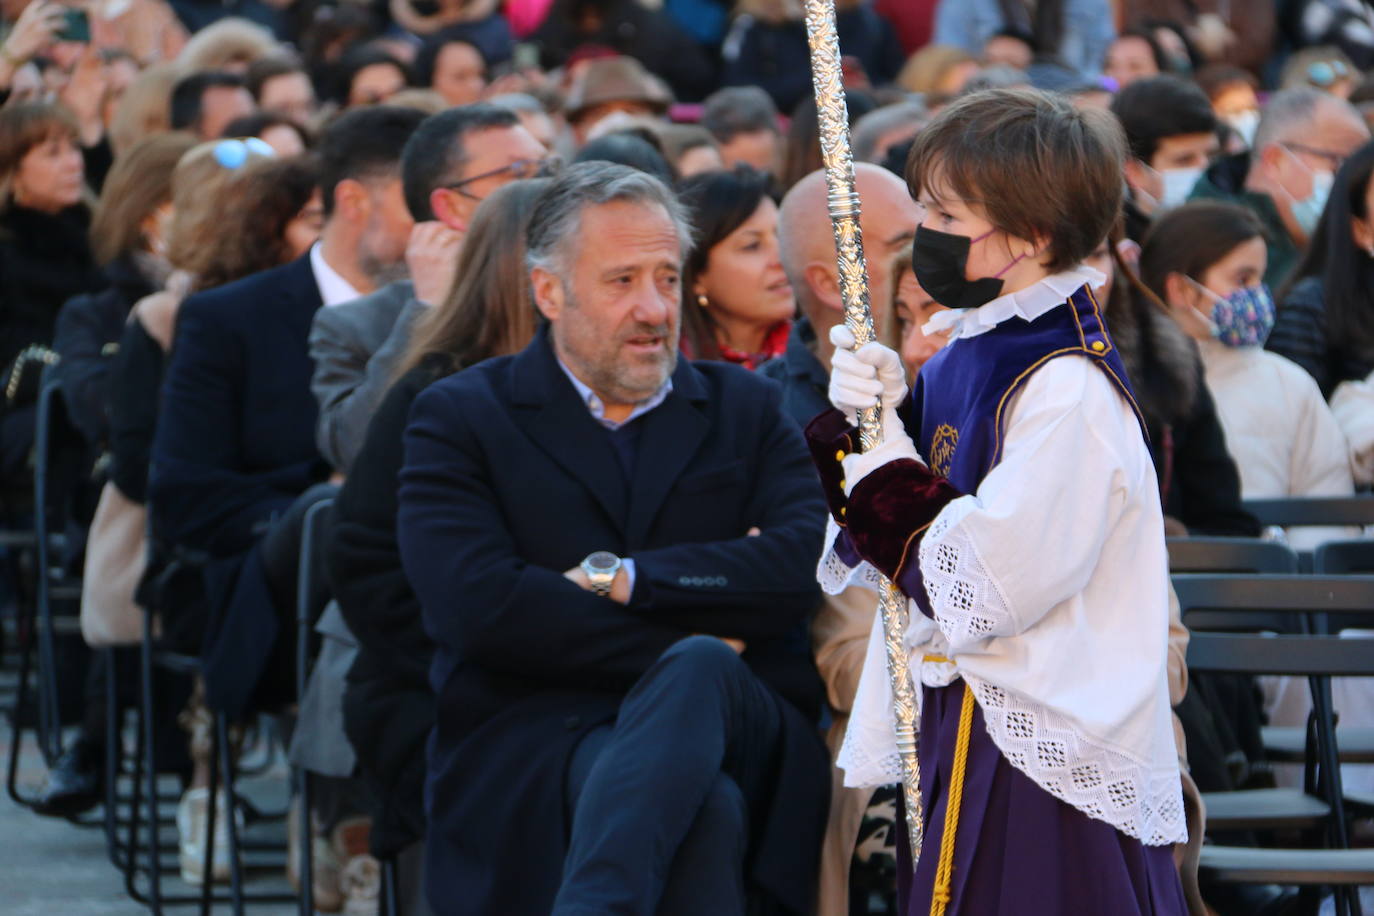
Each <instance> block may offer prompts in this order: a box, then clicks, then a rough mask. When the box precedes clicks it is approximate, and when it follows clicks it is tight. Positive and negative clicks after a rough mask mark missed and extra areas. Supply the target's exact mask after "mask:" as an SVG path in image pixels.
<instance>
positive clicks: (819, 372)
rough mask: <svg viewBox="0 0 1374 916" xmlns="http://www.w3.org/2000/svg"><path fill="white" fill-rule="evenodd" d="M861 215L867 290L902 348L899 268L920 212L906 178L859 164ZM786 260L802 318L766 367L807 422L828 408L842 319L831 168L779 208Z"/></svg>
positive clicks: (886, 336) (882, 325) (886, 330)
mask: <svg viewBox="0 0 1374 916" xmlns="http://www.w3.org/2000/svg"><path fill="white" fill-rule="evenodd" d="M854 174H855V178H856V180H857V187H858V192H859V201H860V204H861V206H862V213H861V215H860V218H859V226H860V228H861V229H862V230H863V236H864V253H865V255H866V257H867V260H868V293H869V299H870V301H871V302H872V304H873V319H874V321H875V323H876V324H877V330H878V337H879V339H881V340H882V341H883V342H884V343H887V344H888V345H889V346H892V347H893V348H894V349H895V348H896V347H897V343H896V338H895V327H894V325H895V322H894V321H893V320H892V300H893V292H894V290H893V281H892V278H893V274H894V272H895V268H896V265H897V263H898V261H897V259H898V258H903V259H907V260H909V259H910V258H911V241H912V239H913V238H914V237H915V235H916V224H917V223H918V222H920V216H919V214H918V210H917V207H916V202H915V201H914V200H912V199H911V195H910V194H908V193H907V189H906V184H905V183H904V182H903V181H902V179H900V178H898V177H897V176H896V175H894V174H892V173H891V172H889V171H888V170H887V169H884V168H881V167H879V166H876V165H871V164H869V163H866V162H861V163H857V164H856V165H855V166H854ZM778 242H779V245H780V247H781V249H782V251H781V254H782V266H783V270H784V271H786V273H787V279H788V282H790V283H791V284H792V290H793V292H795V293H796V296H797V305H798V306H799V307H800V309H801V313H802V318H801V320H800V321H798V322H797V323H796V324H795V325H793V327H792V338H791V340H789V341H788V343H787V352H786V353H785V354H784V355H783V357H782V358H781V359H777V360H774V361H773V362H771V363H769V364H767V365H765V366H764V367H763V369H762V371H763V373H764V374H765V375H767V376H768V377H769V378H771V379H773V380H774V381H776V382H778V383H779V384H781V385H782V387H783V406H784V407H785V408H786V409H787V410H788V411H789V412H790V413H791V414H792V416H793V417H794V418H795V419H796V420H797V422H798V423H800V424H802V425H803V426H805V425H806V424H807V423H808V422H809V421H810V420H811V418H812V417H814V416H816V415H817V414H819V413H821V412H822V411H825V410H827V409H829V407H830V400H829V397H828V396H827V394H826V391H827V389H828V388H829V385H830V356H831V354H832V353H833V352H834V347H833V346H831V343H830V329H831V328H832V327H834V326H835V325H837V324H839V323H840V322H841V321H843V320H844V304H843V302H842V301H841V299H840V278H839V268H838V266H837V264H836V258H835V236H834V233H833V232H832V230H831V228H830V215H829V212H828V211H827V209H826V202H825V172H824V171H816V172H812V173H811V174H810V175H807V176H806V177H805V178H803V179H802V180H801V181H799V182H797V183H796V184H795V185H793V186H792V190H790V191H788V192H787V196H786V197H784V198H783V201H782V208H781V210H780V211H779V213H778Z"/></svg>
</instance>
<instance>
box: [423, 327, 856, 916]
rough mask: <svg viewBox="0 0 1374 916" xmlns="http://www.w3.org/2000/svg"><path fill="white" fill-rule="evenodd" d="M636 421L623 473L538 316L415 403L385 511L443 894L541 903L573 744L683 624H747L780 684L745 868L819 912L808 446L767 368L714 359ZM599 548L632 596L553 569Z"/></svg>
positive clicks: (509, 915) (470, 905) (492, 905)
mask: <svg viewBox="0 0 1374 916" xmlns="http://www.w3.org/2000/svg"><path fill="white" fill-rule="evenodd" d="M635 423H637V424H641V426H640V428H639V430H638V452H637V457H636V459H635V464H634V467H635V471H634V475H633V479H632V480H631V481H627V480H626V478H625V474H624V472H623V471H622V470H621V465H620V461H619V460H618V458H617V456H616V452H615V447H614V445H613V444H612V442H611V437H610V435H609V434H608V432H607V430H606V429H604V428H603V427H602V426H601V425H600V424H599V423H598V422H597V421H596V420H595V419H593V418H592V416H591V414H590V412H589V411H588V410H587V407H586V405H585V404H584V403H582V401H581V399H580V398H579V397H578V394H577V392H576V390H575V389H574V388H573V386H572V384H571V383H570V382H569V380H568V378H567V377H566V376H565V375H564V373H563V372H562V371H561V370H560V368H559V366H558V364H557V361H556V360H555V359H554V356H553V350H552V347H551V345H550V343H549V340H548V335H547V333H545V332H541V333H540V334H538V335H537V336H536V337H535V340H534V341H533V342H532V343H531V344H530V346H529V347H528V348H526V349H525V350H524V351H522V352H521V353H519V354H517V355H515V356H511V357H502V358H498V359H493V360H488V361H487V362H485V363H481V364H479V365H477V366H474V367H472V368H470V369H466V370H464V371H462V372H459V373H457V374H456V375H453V376H450V377H449V378H447V379H444V380H442V381H440V382H437V383H435V384H434V385H431V386H430V387H429V388H428V389H426V390H425V391H424V392H423V393H422V394H421V395H420V396H419V397H418V398H417V399H416V401H415V405H414V407H413V408H412V409H411V413H410V423H409V425H408V426H407V428H406V434H405V465H404V468H403V470H402V472H401V491H400V511H399V514H398V516H397V528H398V535H399V542H400V548H401V558H402V560H403V562H404V564H405V570H406V573H407V576H408V578H409V580H410V582H411V584H412V585H413V586H414V588H415V592H416V594H417V595H418V596H419V599H420V605H421V608H422V612H423V620H424V624H425V629H426V630H427V632H428V633H429V635H430V637H431V638H432V639H433V640H434V642H435V643H436V645H437V652H436V654H435V659H434V664H433V666H432V668H431V671H430V681H431V683H432V684H433V686H434V689H435V693H436V695H437V697H438V705H437V709H436V716H435V730H434V733H433V735H432V736H431V738H430V744H429V779H428V785H427V787H426V798H427V803H428V804H427V807H428V810H429V813H430V822H429V834H428V837H427V844H426V845H427V850H426V860H427V864H426V875H427V882H428V887H427V890H428V898H429V901H430V903H431V905H432V906H434V907H435V908H436V911H437V912H440V913H443V914H458V913H462V914H493V916H495V914H500V916H524V914H530V916H534V914H545V913H548V911H549V908H550V906H551V904H552V901H553V897H554V894H555V892H556V891H557V888H558V884H559V880H560V874H561V871H562V863H563V858H564V855H565V852H566V844H567V838H568V831H569V824H568V822H567V817H566V812H567V810H568V806H567V804H566V799H564V797H563V788H564V771H565V768H566V765H567V762H568V759H569V755H570V754H571V752H572V750H573V748H574V747H575V746H576V745H577V742H578V741H579V740H580V739H581V737H582V736H583V735H585V734H586V733H587V732H588V731H589V730H591V729H592V728H594V727H595V726H597V725H599V724H602V723H607V722H610V721H611V720H613V719H614V717H615V715H616V712H617V710H618V708H619V707H620V703H621V701H622V699H623V698H624V696H625V694H626V692H627V691H628V690H629V689H630V688H631V687H632V686H633V685H634V684H635V682H636V681H637V680H638V679H639V677H640V676H641V675H642V674H643V673H644V672H645V671H647V670H648V669H649V667H650V666H651V665H653V664H654V662H655V661H656V660H657V659H658V658H659V656H660V655H662V654H663V652H664V651H665V650H667V649H668V648H669V647H670V646H672V645H673V644H674V643H676V642H678V641H679V640H681V639H683V638H684V637H686V636H689V635H691V634H694V633H709V634H712V635H717V636H727V637H735V638H738V639H742V640H744V641H745V642H746V643H748V646H749V648H748V650H747V651H746V652H745V654H744V656H743V658H744V661H745V662H746V663H747V664H748V665H749V666H750V668H751V669H752V670H753V672H754V673H755V674H756V675H757V676H758V677H759V678H760V679H761V680H762V681H763V682H764V683H765V684H767V685H768V686H770V687H771V688H773V689H774V690H775V691H776V692H777V693H778V695H779V696H780V697H782V698H783V699H785V700H787V701H789V702H783V703H779V708H780V709H782V711H783V712H784V728H783V735H782V738H781V742H782V746H781V747H780V749H779V751H778V755H779V759H778V769H777V776H776V783H775V790H774V794H773V797H772V798H771V799H767V800H765V802H764V806H765V808H766V811H764V812H761V813H760V815H759V816H758V819H757V820H756V821H755V822H754V823H753V824H751V829H750V853H749V858H748V860H747V861H746V863H745V875H746V878H747V879H748V883H749V886H750V887H751V888H752V889H753V891H754V893H756V894H761V895H763V896H765V897H766V898H767V899H768V900H769V901H770V902H771V903H772V905H773V910H774V911H776V912H787V913H799V912H808V911H809V909H810V906H811V898H812V896H813V892H814V888H815V877H816V868H817V859H818V857H819V850H820V839H821V834H822V832H823V831H824V824H825V816H826V809H827V803H828V800H829V784H830V771H829V765H828V755H827V754H826V751H825V748H824V747H823V746H822V745H821V743H820V738H819V734H818V731H817V729H816V727H815V717H816V713H817V711H818V709H819V703H820V699H821V688H820V682H819V678H818V677H817V674H816V670H815V666H814V664H813V662H812V660H811V652H810V646H809V641H808V640H807V638H806V634H805V624H806V622H807V620H808V618H809V616H810V614H811V613H812V612H813V611H814V610H815V608H816V606H817V604H818V599H819V591H818V589H817V587H816V581H815V564H816V557H817V556H818V555H819V550H820V547H821V538H822V532H823V525H824V520H825V504H824V501H823V499H822V496H821V493H820V490H819V488H818V487H817V486H816V477H815V471H814V470H813V469H812V468H811V464H810V458H809V457H808V454H807V451H806V446H805V444H804V443H803V441H802V438H801V434H800V432H799V431H798V430H797V428H796V424H795V423H794V422H793V421H792V420H791V418H790V417H788V416H786V415H785V414H784V413H783V411H782V408H781V405H780V400H779V391H778V388H777V386H775V385H774V384H772V383H771V382H769V381H767V380H765V379H760V378H757V377H755V376H754V375H752V374H751V373H749V372H747V371H745V370H743V369H740V368H738V367H736V366H729V365H724V364H720V363H688V362H686V361H681V362H679V364H678V367H677V370H676V372H675V373H674V375H673V390H672V393H671V394H670V395H669V396H668V398H667V400H665V401H664V402H663V403H662V404H661V405H659V406H658V407H656V408H654V409H653V410H652V411H650V412H648V413H647V414H645V415H644V416H643V417H642V418H641V419H639V420H636V421H635ZM751 527H758V528H760V529H761V530H762V534H761V535H760V536H758V537H747V536H746V532H747V531H748V530H749V529H750V528H751ZM597 549H606V550H611V551H614V552H616V553H618V554H619V555H621V556H627V557H631V558H633V559H634V561H635V569H636V573H635V584H634V591H633V594H632V596H631V599H630V602H629V604H628V605H626V606H621V605H619V604H617V603H615V602H612V601H608V600H607V599H605V598H601V597H598V596H596V595H594V594H592V593H591V592H588V591H584V590H583V589H581V588H578V587H577V586H576V585H573V584H572V583H570V582H569V581H568V580H567V579H565V578H564V577H563V574H562V572H563V570H566V569H570V568H572V567H573V566H576V565H577V564H578V563H579V562H580V561H581V560H582V559H583V558H584V557H585V556H586V555H587V554H588V553H590V552H591V551H593V550H597Z"/></svg>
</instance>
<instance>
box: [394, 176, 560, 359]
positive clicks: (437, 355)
mask: <svg viewBox="0 0 1374 916" xmlns="http://www.w3.org/2000/svg"><path fill="white" fill-rule="evenodd" d="M550 184H552V179H549V178H529V179H526V180H524V181H514V182H511V183H510V184H508V185H505V186H504V187H501V188H498V189H497V190H496V191H493V192H492V193H491V194H490V195H488V196H487V198H486V199H485V200H483V201H482V203H481V204H480V205H478V207H477V212H476V213H474V214H473V217H472V225H470V226H469V227H468V231H467V235H466V236H465V237H464V241H463V247H462V249H461V251H460V252H459V254H458V263H457V264H456V265H455V266H454V276H455V277H457V279H456V280H455V281H454V284H453V288H452V289H451V290H449V294H448V296H446V297H445V299H444V301H443V304H442V305H436V306H434V308H432V309H428V310H427V311H426V314H425V316H424V317H423V318H421V319H420V321H419V322H418V323H417V324H416V326H415V330H414V331H413V332H412V333H411V338H410V346H409V347H408V348H407V349H406V353H405V356H404V357H402V359H401V360H400V362H399V364H398V366H397V369H396V375H397V377H400V376H402V375H404V374H405V373H406V372H409V371H410V370H411V369H413V368H415V367H416V366H419V365H421V364H422V363H423V364H426V365H428V364H429V363H430V362H431V361H441V362H442V363H443V365H444V369H445V371H447V372H456V371H457V370H459V369H463V368H466V367H467V366H471V365H473V364H475V363H480V362H481V361H482V360H484V359H490V358H491V357H493V356H502V355H505V354H508V353H514V352H516V351H517V350H520V349H521V348H523V347H524V346H525V345H526V344H528V343H529V342H530V339H531V338H533V337H534V332H535V329H536V328H537V327H538V323H539V322H538V315H537V313H536V312H535V308H534V302H533V299H532V297H531V295H530V272H529V269H528V268H527V267H526V264H525V230H526V229H527V228H528V225H529V221H530V215H531V214H532V213H533V212H534V204H535V201H537V200H538V199H539V197H540V196H541V195H542V194H543V193H544V192H545V191H546V190H548V187H549V185H550Z"/></svg>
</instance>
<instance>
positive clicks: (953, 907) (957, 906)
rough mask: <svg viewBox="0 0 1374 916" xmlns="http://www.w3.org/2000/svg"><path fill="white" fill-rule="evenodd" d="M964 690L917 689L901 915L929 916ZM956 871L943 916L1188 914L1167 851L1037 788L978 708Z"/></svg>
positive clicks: (900, 838) (900, 849)
mask: <svg viewBox="0 0 1374 916" xmlns="http://www.w3.org/2000/svg"><path fill="white" fill-rule="evenodd" d="M965 689H966V688H965V685H964V682H963V681H962V680H959V681H955V682H954V683H953V684H951V685H950V686H948V687H925V688H923V690H924V693H923V694H922V710H921V733H920V734H921V741H920V761H921V797H922V798H923V799H924V800H925V836H924V838H923V840H922V853H921V860H920V865H919V867H918V868H917V871H916V873H915V875H912V872H911V853H910V849H909V844H908V843H907V838H906V829H905V824H904V823H903V824H902V826H901V828H900V829H898V830H897V875H898V896H899V900H900V903H901V912H903V913H905V914H907V916H928V914H929V913H930V899H931V894H932V892H933V890H934V886H935V871H936V868H937V866H938V864H939V857H940V842H941V835H942V833H943V831H944V821H945V807H946V802H947V801H948V799H949V774H950V772H951V770H952V767H953V760H954V745H955V739H956V736H957V734H958V730H959V708H960V705H961V704H962V702H963V695H964V690H965ZM902 817H905V813H901V814H899V821H900V820H901V818H902ZM953 865H954V867H953V872H952V878H951V882H950V903H949V906H948V908H947V909H946V913H947V914H948V916H955V914H957V916H993V914H998V916H1003V914H1017V916H1026V914H1044V916H1053V914H1075V916H1077V914H1111V916H1136V914H1139V916H1146V914H1168V916H1186V914H1187V912H1188V907H1187V904H1186V902H1185V901H1184V898H1183V887H1182V885H1181V884H1180V883H1179V878H1178V871H1177V869H1176V868H1175V867H1174V859H1173V848H1172V847H1170V846H1146V845H1144V844H1142V843H1141V842H1140V841H1139V840H1136V839H1134V838H1132V837H1129V836H1127V835H1126V834H1124V833H1122V832H1121V831H1119V830H1117V829H1116V828H1115V827H1112V826H1111V825H1110V824H1107V823H1105V822H1103V821H1099V820H1094V819H1093V818H1090V817H1088V816H1087V815H1086V814H1084V813H1082V812H1081V811H1079V810H1078V809H1076V808H1074V807H1072V806H1070V805H1067V804H1065V803H1064V802H1062V801H1060V800H1059V799H1057V798H1055V797H1054V796H1053V795H1050V794H1049V793H1048V792H1046V791H1045V790H1044V789H1042V788H1040V787H1039V786H1037V785H1036V784H1035V783H1034V782H1033V781H1032V780H1031V779H1030V777H1029V776H1026V775H1025V774H1024V773H1022V772H1021V771H1020V770H1018V769H1016V768H1015V767H1013V766H1012V765H1011V764H1010V763H1009V762H1008V761H1007V759H1006V758H1005V757H1003V756H1002V754H1001V752H1000V751H998V750H997V746H996V745H995V744H993V743H992V739H991V738H990V737H988V732H987V728H986V727H985V726H984V724H983V712H982V710H981V709H980V708H979V707H978V705H977V704H976V703H975V704H974V712H973V731H972V734H971V736H970V740H969V753H968V764H967V769H966V771H965V776H964V796H963V801H962V803H961V804H960V811H959V824H958V828H957V829H956V831H955V841H954V858H953Z"/></svg>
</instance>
